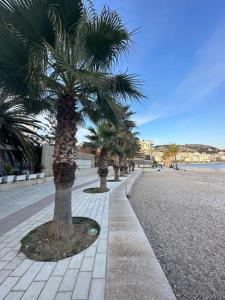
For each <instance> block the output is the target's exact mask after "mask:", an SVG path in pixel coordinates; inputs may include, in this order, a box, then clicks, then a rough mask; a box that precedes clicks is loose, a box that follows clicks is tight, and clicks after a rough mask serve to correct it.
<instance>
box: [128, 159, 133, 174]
mask: <svg viewBox="0 0 225 300" xmlns="http://www.w3.org/2000/svg"><path fill="white" fill-rule="evenodd" d="M128 166H129V172H131V171H132V164H131V160H130V159H129V161H128Z"/></svg>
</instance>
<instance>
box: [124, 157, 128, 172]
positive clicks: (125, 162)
mask: <svg viewBox="0 0 225 300" xmlns="http://www.w3.org/2000/svg"><path fill="white" fill-rule="evenodd" d="M124 173H125V174H128V163H127V159H125V160H124Z"/></svg>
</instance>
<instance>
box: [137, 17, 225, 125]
mask: <svg viewBox="0 0 225 300" xmlns="http://www.w3.org/2000/svg"><path fill="white" fill-rule="evenodd" d="M224 36H225V22H224V21H223V22H222V23H221V24H219V26H218V28H217V30H216V31H215V32H214V34H213V35H212V36H211V37H210V39H209V40H208V41H207V42H206V44H204V45H203V46H202V47H201V48H200V49H199V50H198V51H197V52H196V55H195V63H194V64H193V65H192V66H191V68H190V69H189V71H188V72H187V73H186V75H185V77H184V78H183V79H182V80H181V81H180V83H179V84H178V86H177V88H176V90H175V91H174V92H173V93H172V94H171V95H168V98H166V99H160V100H158V101H156V102H153V103H152V104H151V105H150V106H149V107H148V108H147V110H148V113H146V107H145V111H144V112H141V113H138V114H137V119H138V120H139V125H143V124H145V123H148V122H151V121H153V120H156V119H159V118H164V117H168V116H172V115H176V114H180V113H182V112H188V111H193V110H194V109H196V108H198V107H199V106H201V105H202V104H204V102H205V101H206V100H208V99H207V97H208V95H209V94H210V93H212V92H213V91H215V90H216V89H217V88H219V87H220V86H221V85H222V84H223V83H225V39H224Z"/></svg>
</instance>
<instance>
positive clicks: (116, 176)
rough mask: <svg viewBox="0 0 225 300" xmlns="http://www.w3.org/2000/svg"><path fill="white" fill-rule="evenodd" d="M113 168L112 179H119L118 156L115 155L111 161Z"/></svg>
mask: <svg viewBox="0 0 225 300" xmlns="http://www.w3.org/2000/svg"><path fill="white" fill-rule="evenodd" d="M113 169H114V173H115V176H114V181H119V157H118V156H117V157H116V158H115V160H114V161H113Z"/></svg>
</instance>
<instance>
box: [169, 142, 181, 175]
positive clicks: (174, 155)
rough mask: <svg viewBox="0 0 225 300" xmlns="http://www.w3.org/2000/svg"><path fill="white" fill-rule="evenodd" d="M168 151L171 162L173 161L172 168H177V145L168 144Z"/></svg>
mask: <svg viewBox="0 0 225 300" xmlns="http://www.w3.org/2000/svg"><path fill="white" fill-rule="evenodd" d="M168 151H169V153H170V155H171V158H172V162H173V168H175V169H176V170H178V165H177V153H178V152H179V147H178V145H176V144H170V145H169V147H168Z"/></svg>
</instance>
